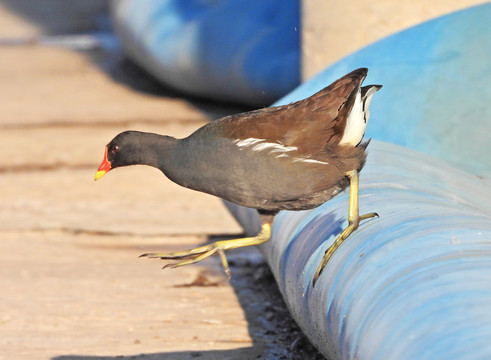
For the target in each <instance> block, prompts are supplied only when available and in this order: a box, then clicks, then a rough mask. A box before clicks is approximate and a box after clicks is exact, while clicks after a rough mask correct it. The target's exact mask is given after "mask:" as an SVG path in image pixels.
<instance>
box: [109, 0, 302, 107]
mask: <svg viewBox="0 0 491 360" xmlns="http://www.w3.org/2000/svg"><path fill="white" fill-rule="evenodd" d="M299 8H300V5H299V1H298V0H268V1H242V0H214V1H200V0H146V1H140V0H112V1H111V14H112V21H113V24H114V28H115V31H116V34H117V35H118V37H119V39H120V40H121V44H122V47H123V49H124V51H125V53H126V54H127V55H128V56H129V57H130V58H131V59H132V60H134V61H135V62H136V63H138V64H139V65H141V66H142V67H143V68H144V69H146V70H147V71H148V72H149V73H150V74H152V75H153V76H155V77H156V78H157V79H159V80H160V81H162V82H163V83H165V84H167V85H170V86H172V87H174V88H176V89H178V90H181V91H184V92H186V93H189V94H192V95H197V96H202V97H207V98H213V99H217V100H228V101H236V102H241V103H247V104H254V105H270V104H271V103H272V102H273V101H275V100H277V99H279V98H280V97H281V96H283V95H285V94H287V93H288V92H289V91H291V90H293V89H294V88H295V87H296V86H297V85H298V84H299V82H300V9H299Z"/></svg>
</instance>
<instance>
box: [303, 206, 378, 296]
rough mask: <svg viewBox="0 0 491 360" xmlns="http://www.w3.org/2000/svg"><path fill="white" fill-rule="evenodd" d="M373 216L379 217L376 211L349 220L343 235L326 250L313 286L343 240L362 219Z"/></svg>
mask: <svg viewBox="0 0 491 360" xmlns="http://www.w3.org/2000/svg"><path fill="white" fill-rule="evenodd" d="M373 217H378V214H377V213H375V212H372V213H368V214H365V215H361V216H359V217H358V219H357V221H350V222H349V224H348V226H347V227H346V229H344V230H343V232H342V233H341V235H339V236H338V238H337V239H336V240H335V241H334V242H333V243H332V245H331V246H329V248H328V249H327V250H326V252H325V254H324V257H323V258H322V261H321V263H320V265H319V267H318V268H317V271H316V272H315V275H314V279H313V281H312V286H313V287H315V283H316V282H317V280H318V279H319V276H320V275H321V273H322V271H323V270H324V268H325V267H326V265H327V263H328V262H329V259H330V258H331V256H332V255H333V254H334V252H335V251H336V249H337V248H338V247H339V246H340V245H341V244H342V243H343V241H344V240H346V239H347V238H348V236H350V235H351V233H352V232H353V231H355V230H356V229H358V226H359V224H360V221H361V220H365V219H370V218H373Z"/></svg>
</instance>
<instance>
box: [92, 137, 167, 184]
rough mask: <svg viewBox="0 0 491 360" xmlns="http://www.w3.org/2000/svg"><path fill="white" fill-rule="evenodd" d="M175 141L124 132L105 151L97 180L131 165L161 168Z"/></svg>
mask: <svg viewBox="0 0 491 360" xmlns="http://www.w3.org/2000/svg"><path fill="white" fill-rule="evenodd" d="M174 143H175V139H174V138H171V137H168V136H161V135H157V134H152V133H146V132H140V131H124V132H122V133H120V134H118V135H117V136H116V137H115V138H114V139H112V140H111V142H110V143H109V144H107V145H106V148H105V151H104V159H103V160H102V163H101V165H100V166H99V168H98V169H97V172H96V173H95V180H98V179H100V178H101V177H103V176H104V175H105V174H106V173H107V172H108V171H109V170H112V169H115V168H117V167H121V166H129V165H138V164H142V165H150V166H154V167H159V159H160V158H161V157H165V155H166V153H165V151H166V149H168V148H169V145H171V144H174Z"/></svg>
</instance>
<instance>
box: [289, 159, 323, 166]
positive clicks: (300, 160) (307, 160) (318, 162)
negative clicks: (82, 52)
mask: <svg viewBox="0 0 491 360" xmlns="http://www.w3.org/2000/svg"><path fill="white" fill-rule="evenodd" d="M293 162H306V163H312V164H323V165H329V163H328V162H325V161H319V160H313V159H306V158H295V159H293Z"/></svg>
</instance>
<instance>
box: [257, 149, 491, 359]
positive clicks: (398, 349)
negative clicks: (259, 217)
mask: <svg viewBox="0 0 491 360" xmlns="http://www.w3.org/2000/svg"><path fill="white" fill-rule="evenodd" d="M369 151H370V153H369V157H368V161H367V164H366V166H365V169H364V170H363V172H362V174H361V177H360V211H361V213H366V212H371V211H376V212H378V213H379V215H380V218H378V219H373V220H366V221H364V222H363V223H362V225H361V226H360V228H359V229H358V230H357V231H356V232H355V233H353V234H352V235H351V237H349V238H348V240H346V241H345V242H344V243H343V245H342V246H341V247H340V248H339V249H338V250H337V251H336V252H335V254H334V255H333V257H332V258H331V260H330V261H329V263H328V265H327V267H326V268H325V270H324V272H323V273H322V275H321V277H320V278H319V281H318V283H317V284H316V287H315V288H312V278H313V276H314V273H315V270H316V269H317V266H318V265H319V263H320V261H321V259H322V257H323V255H324V252H325V250H326V249H327V248H328V247H329V245H330V244H331V243H332V242H333V241H334V240H335V238H336V236H337V235H339V233H340V232H341V231H342V229H343V228H344V227H346V226H347V212H348V194H347V193H345V194H342V195H340V196H337V197H336V198H334V199H332V200H330V201H329V202H327V203H326V204H324V205H323V206H321V207H319V208H317V209H314V210H310V211H303V212H281V213H280V214H279V215H278V216H277V217H276V218H275V221H274V223H273V234H274V237H273V239H272V240H271V241H270V242H268V243H266V244H264V245H263V246H262V251H263V253H264V254H265V256H266V259H267V260H268V262H269V265H270V267H271V269H272V271H273V273H274V276H275V278H276V280H277V282H278V286H279V288H280V290H281V292H282V294H283V296H284V298H285V300H286V303H287V304H288V307H289V309H290V311H291V313H292V316H293V317H294V318H295V320H296V321H297V323H298V324H299V325H300V327H301V328H302V330H303V331H304V332H305V333H306V335H307V336H308V337H309V339H310V340H311V341H312V342H313V344H314V345H315V346H316V347H317V348H318V349H319V350H320V351H321V352H322V353H323V354H324V355H325V356H326V357H328V358H331V359H381V360H385V359H408V360H409V359H411V360H412V359H432V360H434V359H491V342H490V338H491V184H490V182H489V181H486V180H483V179H480V178H478V177H476V176H473V175H470V174H467V173H465V172H462V171H459V170H456V169H454V168H452V167H449V166H448V165H446V164H443V163H442V162H441V160H438V159H435V158H429V157H427V156H424V155H422V154H419V153H416V152H414V151H412V150H409V149H406V148H402V147H398V146H395V145H391V144H387V143H382V142H377V141H373V142H372V143H371V144H370V147H369Z"/></svg>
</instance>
